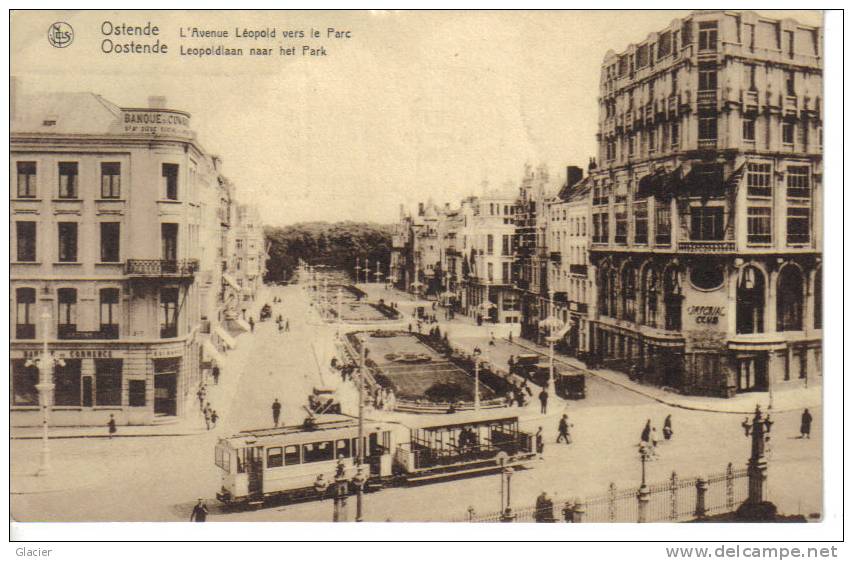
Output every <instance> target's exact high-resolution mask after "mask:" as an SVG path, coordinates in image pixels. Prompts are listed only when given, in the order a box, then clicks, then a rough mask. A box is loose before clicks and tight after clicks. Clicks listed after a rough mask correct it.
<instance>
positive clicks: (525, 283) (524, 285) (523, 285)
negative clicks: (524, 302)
mask: <svg viewBox="0 0 853 561" xmlns="http://www.w3.org/2000/svg"><path fill="white" fill-rule="evenodd" d="M515 286H516V287H518V288H519V289H521V290H527V289H528V288H530V281H529V280H525V279H518V280H516V281H515Z"/></svg>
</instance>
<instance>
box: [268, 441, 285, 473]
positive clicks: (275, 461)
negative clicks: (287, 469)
mask: <svg viewBox="0 0 853 561" xmlns="http://www.w3.org/2000/svg"><path fill="white" fill-rule="evenodd" d="M282 465H284V464H283V463H282V456H281V447H280V446H276V447H275V448H267V468H277V467H281V466H282Z"/></svg>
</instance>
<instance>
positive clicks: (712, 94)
mask: <svg viewBox="0 0 853 561" xmlns="http://www.w3.org/2000/svg"><path fill="white" fill-rule="evenodd" d="M696 103H698V104H699V105H700V106H708V105H716V104H717V90H699V91H698V92H696Z"/></svg>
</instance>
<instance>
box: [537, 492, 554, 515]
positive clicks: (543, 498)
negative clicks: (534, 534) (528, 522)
mask: <svg viewBox="0 0 853 561" xmlns="http://www.w3.org/2000/svg"><path fill="white" fill-rule="evenodd" d="M534 519H535V520H536V522H554V501H552V500H551V499H550V498H548V493H546V492H545V491H542V494H541V495H539V496H538V497H536V515H535V517H534Z"/></svg>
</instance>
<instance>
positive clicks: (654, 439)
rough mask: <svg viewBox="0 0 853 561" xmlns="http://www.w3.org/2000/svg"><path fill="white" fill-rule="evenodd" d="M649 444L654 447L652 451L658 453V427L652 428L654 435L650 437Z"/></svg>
mask: <svg viewBox="0 0 853 561" xmlns="http://www.w3.org/2000/svg"><path fill="white" fill-rule="evenodd" d="M649 444H651V445H652V451H653V452H655V453H657V452H656V449H657V445H658V428H657V427H652V433H651V434H650V435H649Z"/></svg>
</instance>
